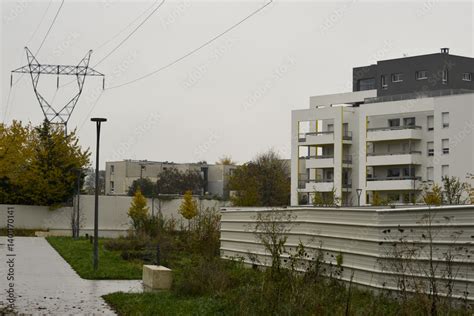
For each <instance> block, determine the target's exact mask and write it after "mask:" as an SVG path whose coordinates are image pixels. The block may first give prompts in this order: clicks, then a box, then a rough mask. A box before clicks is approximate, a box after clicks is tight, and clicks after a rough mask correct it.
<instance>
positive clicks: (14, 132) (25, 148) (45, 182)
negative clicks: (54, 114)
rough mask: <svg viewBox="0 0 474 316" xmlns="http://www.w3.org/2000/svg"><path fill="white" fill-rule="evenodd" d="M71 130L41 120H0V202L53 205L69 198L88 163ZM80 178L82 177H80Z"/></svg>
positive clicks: (86, 156) (86, 151)
mask: <svg viewBox="0 0 474 316" xmlns="http://www.w3.org/2000/svg"><path fill="white" fill-rule="evenodd" d="M89 156H90V153H89V151H88V150H83V149H82V148H81V147H80V146H79V144H78V139H77V137H76V134H75V131H73V132H71V133H69V134H68V135H65V134H64V130H63V128H62V127H61V126H58V125H52V124H50V123H48V122H44V123H43V124H42V125H40V126H38V127H33V126H32V125H31V123H29V124H25V125H24V124H22V123H21V122H18V121H13V122H12V124H11V125H6V124H0V203H2V204H29V205H48V206H57V205H61V204H64V203H66V202H68V201H70V200H71V198H72V197H73V195H74V193H75V190H76V187H77V177H78V174H79V172H78V171H79V170H80V169H83V168H85V167H87V166H88V165H89ZM81 181H82V179H81Z"/></svg>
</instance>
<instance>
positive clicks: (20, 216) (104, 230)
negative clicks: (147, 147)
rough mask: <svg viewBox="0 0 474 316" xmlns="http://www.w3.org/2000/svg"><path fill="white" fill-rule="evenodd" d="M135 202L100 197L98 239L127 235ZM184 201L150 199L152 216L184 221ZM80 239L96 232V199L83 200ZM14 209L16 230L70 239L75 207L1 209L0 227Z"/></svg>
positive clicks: (213, 203)
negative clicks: (161, 215)
mask: <svg viewBox="0 0 474 316" xmlns="http://www.w3.org/2000/svg"><path fill="white" fill-rule="evenodd" d="M131 200H132V198H131V197H129V196H100V197H99V235H100V236H104V237H106V236H107V237H116V236H120V235H126V233H127V230H128V229H129V228H130V218H129V217H128V215H127V211H128V209H129V207H130V202H131ZM181 201H182V198H176V199H172V200H159V199H154V201H152V200H151V199H148V206H149V208H150V213H151V212H152V205H153V213H154V214H158V213H160V212H161V214H163V216H164V217H165V218H170V217H174V218H176V219H182V217H181V215H180V214H179V213H178V208H179V205H180V204H181ZM199 203H201V206H202V207H203V208H206V207H216V208H219V207H220V206H223V205H225V203H224V202H221V201H217V200H201V201H200V202H199ZM79 205H80V214H81V235H85V234H86V233H88V234H91V233H92V232H93V229H94V196H93V195H81V196H80V202H79ZM9 206H13V207H14V209H15V228H25V229H42V230H49V231H50V234H56V235H71V216H72V212H73V208H72V207H63V208H60V209H56V210H49V208H48V207H47V206H31V205H5V204H2V205H0V227H2V228H3V227H5V226H6V220H7V207H9Z"/></svg>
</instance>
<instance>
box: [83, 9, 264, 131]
mask: <svg viewBox="0 0 474 316" xmlns="http://www.w3.org/2000/svg"><path fill="white" fill-rule="evenodd" d="M272 2H273V0H270V1H269V2H267V3H266V4H264V5H263V6H261V7H260V8H258V9H257V10H255V11H253V12H252V13H250V14H249V15H247V16H246V17H245V18H243V19H242V20H240V21H239V22H237V23H235V24H234V25H232V26H231V27H229V28H227V29H226V30H224V31H223V32H221V33H219V34H218V35H216V36H214V37H213V38H211V39H210V40H208V41H207V42H205V43H204V44H202V45H200V46H199V47H197V48H195V49H193V50H191V51H190V52H188V53H187V54H185V55H183V56H181V57H180V58H178V59H176V60H174V61H172V62H171V63H169V64H167V65H165V66H163V67H161V68H159V69H157V70H155V71H152V72H150V73H148V74H146V75H143V76H141V77H139V78H136V79H134V80H131V81H129V82H126V83H122V84H119V85H116V86H112V87H110V88H106V89H105V90H111V89H115V88H120V87H123V86H125V85H129V84H132V83H134V82H137V81H139V80H142V79H145V78H147V77H149V76H152V75H154V74H156V73H158V72H160V71H162V70H165V69H166V68H169V67H171V66H173V65H174V64H176V63H178V62H180V61H181V60H183V59H185V58H186V57H189V56H190V55H192V54H194V53H196V52H197V51H198V50H200V49H201V48H204V47H206V46H207V45H209V44H211V43H212V42H214V41H216V40H217V39H219V38H220V37H222V36H224V35H225V34H227V33H229V32H230V31H232V30H233V29H235V28H236V27H238V26H239V25H240V24H242V23H244V22H245V21H246V20H248V19H250V18H251V17H252V16H254V15H256V14H257V13H258V12H260V11H261V10H263V9H264V8H266V7H267V6H268V5H270V4H271V3H272ZM101 96H102V94H101V95H100V96H99V98H98V99H97V101H96V102H95V103H94V105H93V106H92V108H91V110H90V111H89V114H88V115H87V116H89V115H90V114H91V113H92V111H94V108H95V107H96V105H97V103H98V101H99V99H100V97H101ZM86 119H87V117H86ZM84 122H85V120H84ZM84 122H83V124H82V125H84ZM82 125H81V127H82Z"/></svg>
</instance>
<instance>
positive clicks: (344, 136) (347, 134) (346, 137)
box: [342, 131, 352, 140]
mask: <svg viewBox="0 0 474 316" xmlns="http://www.w3.org/2000/svg"><path fill="white" fill-rule="evenodd" d="M342 139H343V140H352V132H348V131H346V132H344V133H343V134H342Z"/></svg>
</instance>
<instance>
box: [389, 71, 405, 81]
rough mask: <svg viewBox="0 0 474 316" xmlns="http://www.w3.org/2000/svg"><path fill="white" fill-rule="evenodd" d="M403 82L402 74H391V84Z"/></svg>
mask: <svg viewBox="0 0 474 316" xmlns="http://www.w3.org/2000/svg"><path fill="white" fill-rule="evenodd" d="M402 81H403V74H402V73H398V74H392V82H402Z"/></svg>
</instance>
